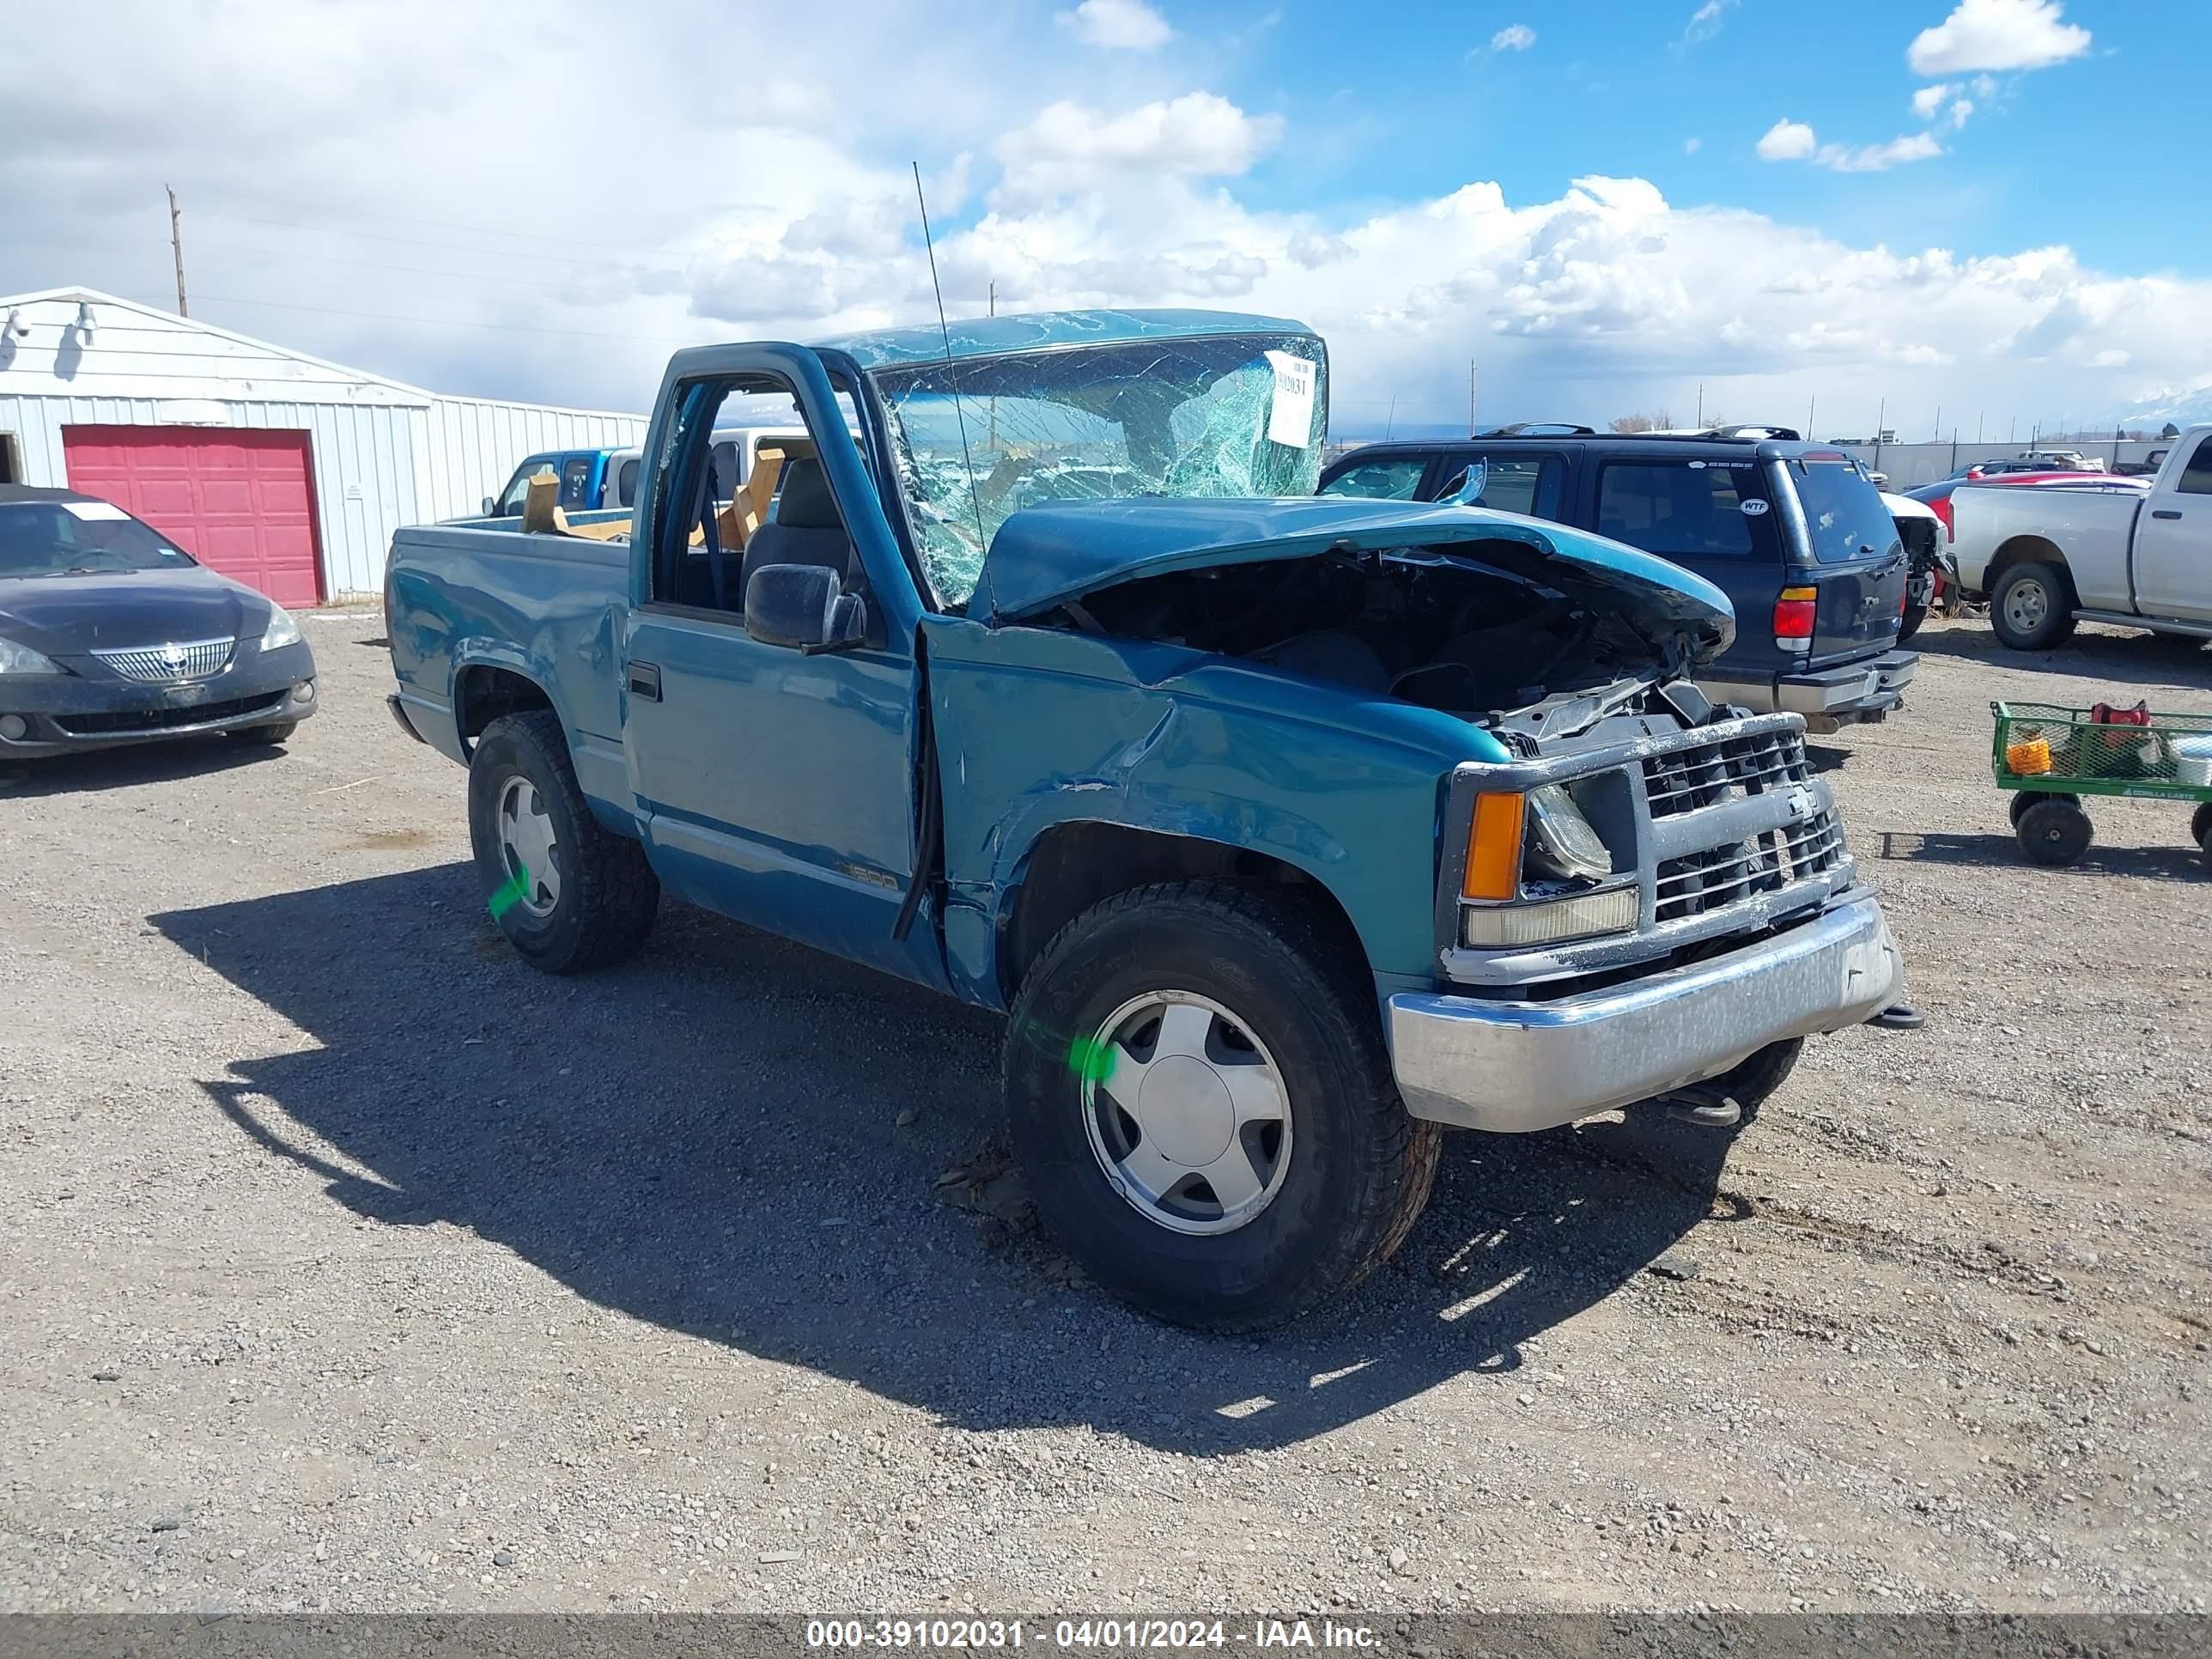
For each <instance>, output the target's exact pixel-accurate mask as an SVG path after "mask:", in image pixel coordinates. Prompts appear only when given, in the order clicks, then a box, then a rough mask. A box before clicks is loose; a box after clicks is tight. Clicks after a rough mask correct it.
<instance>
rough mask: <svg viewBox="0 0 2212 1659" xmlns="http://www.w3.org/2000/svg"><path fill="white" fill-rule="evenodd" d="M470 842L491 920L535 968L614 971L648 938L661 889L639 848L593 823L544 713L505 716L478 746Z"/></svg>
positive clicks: (556, 724) (553, 718)
mask: <svg viewBox="0 0 2212 1659" xmlns="http://www.w3.org/2000/svg"><path fill="white" fill-rule="evenodd" d="M469 840H470V842H471V844H472V845H473V847H474V848H475V851H476V861H477V878H478V879H479V880H480V881H481V882H482V883H483V888H484V893H485V897H486V901H487V902H488V903H489V906H490V908H491V913H492V916H493V919H494V920H495V921H497V922H498V923H499V927H500V931H501V933H505V934H506V935H507V942H508V943H509V944H510V945H513V946H514V948H515V950H516V951H519V952H520V954H521V956H522V957H523V959H524V960H525V961H526V962H527V963H530V965H531V966H532V967H533V968H538V969H542V970H544V972H546V973H549V974H573V973H578V972H580V971H582V970H583V969H586V968H598V967H601V966H604V965H605V963H611V962H617V961H619V960H621V959H622V958H623V957H626V956H629V954H630V953H631V952H632V951H635V950H636V949H637V948H638V946H639V945H642V944H643V943H644V942H645V937H646V935H647V933H650V932H652V930H653V917H654V915H655V914H656V913H657V912H658V911H659V906H660V882H659V878H656V877H655V876H654V875H653V868H652V866H650V865H648V864H647V862H646V860H645V849H644V848H641V847H640V846H639V845H638V844H637V843H636V842H634V841H631V840H629V838H628V837H627V836H617V835H611V834H610V833H608V831H607V830H605V829H602V828H601V827H600V825H599V820H598V819H597V818H594V817H592V811H591V808H590V807H589V806H587V805H586V804H585V801H584V792H583V791H582V790H581V789H580V788H579V787H577V784H576V773H575V769H574V767H573V766H571V765H570V763H569V760H568V737H567V734H566V733H565V732H562V729H561V720H560V717H559V716H558V715H556V714H554V713H553V712H552V711H551V710H550V709H545V708H536V709H532V710H531V711H530V712H528V713H527V714H507V715H505V716H502V717H501V719H499V720H494V721H493V722H492V723H491V724H490V725H489V726H486V727H485V728H484V733H483V737H481V738H478V739H477V747H476V753H475V755H474V756H473V757H471V760H470V763H469Z"/></svg>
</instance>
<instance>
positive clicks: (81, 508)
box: [62, 501, 131, 523]
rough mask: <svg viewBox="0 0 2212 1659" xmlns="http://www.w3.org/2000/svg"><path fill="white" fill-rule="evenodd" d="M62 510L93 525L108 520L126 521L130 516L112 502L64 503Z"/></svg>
mask: <svg viewBox="0 0 2212 1659" xmlns="http://www.w3.org/2000/svg"><path fill="white" fill-rule="evenodd" d="M62 509H63V511H64V512H67V513H76V516H77V517H78V518H80V519H84V520H89V521H91V522H94V523H99V522H101V521H103V520H109V519H127V518H129V517H130V516H131V515H130V514H129V513H125V511H124V510H123V509H122V508H121V507H118V506H116V505H115V503H114V502H112V501H64V502H63V503H62Z"/></svg>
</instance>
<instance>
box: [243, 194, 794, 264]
mask: <svg viewBox="0 0 2212 1659" xmlns="http://www.w3.org/2000/svg"><path fill="white" fill-rule="evenodd" d="M260 199H261V200H263V201H264V202H273V203H275V204H276V205H278V206H279V207H287V208H297V209H299V210H301V211H303V212H308V213H314V212H321V211H325V210H326V209H327V206H328V204H314V203H310V202H295V201H287V200H285V199H284V198H283V197H276V196H264V197H261V198H260ZM735 211H759V209H758V208H757V207H752V206H747V207H740V208H738V209H736V210H735ZM339 212H340V214H341V216H349V217H352V218H356V219H388V220H390V221H391V222H392V223H394V224H400V225H421V226H423V227H425V228H428V229H431V230H463V231H467V232H469V233H471V234H474V235H481V236H511V237H515V238H519V239H520V240H524V241H531V242H556V243H559V244H560V245H561V246H564V247H592V248H601V249H604V250H605V252H609V253H622V252H627V251H628V246H629V245H628V244H627V243H623V242H587V241H584V240H580V239H579V238H577V237H574V236H548V235H547V234H544V232H543V231H536V230H487V229H485V228H484V227H483V226H482V225H471V224H459V223H456V222H453V220H450V219H410V218H409V217H408V216H406V215H405V214H403V213H379V212H377V211H376V210H374V209H373V208H343V209H341V210H339ZM226 217H229V216H228V215H226ZM257 222H258V223H268V222H270V221H265V220H264V221H257ZM289 228H295V229H303V228H304V229H320V228H326V227H320V226H293V227H289ZM337 234H341V235H374V234H375V233H374V232H371V231H340V232H337Z"/></svg>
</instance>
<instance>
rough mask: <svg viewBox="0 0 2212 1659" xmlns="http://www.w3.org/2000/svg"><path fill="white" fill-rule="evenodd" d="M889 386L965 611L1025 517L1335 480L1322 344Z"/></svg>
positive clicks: (1203, 347)
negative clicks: (1327, 459) (995, 544)
mask: <svg viewBox="0 0 2212 1659" xmlns="http://www.w3.org/2000/svg"><path fill="white" fill-rule="evenodd" d="M874 379H875V383H876V389H877V391H878V393H879V394H880V395H881V397H882V399H883V404H884V416H885V419H886V420H887V422H888V423H889V425H890V439H891V451H892V455H893V458H894V460H895V462H896V465H897V467H898V471H899V483H900V489H901V493H902V495H904V496H905V498H906V501H907V512H908V520H909V522H910V523H911V525H912V526H913V530H914V538H915V545H916V547H917V549H918V550H919V551H920V553H921V566H922V570H923V573H924V574H927V576H928V578H929V581H930V585H931V586H932V587H933V588H934V589H935V590H936V592H937V596H938V598H939V600H941V601H942V602H943V603H944V604H945V605H948V606H951V607H953V608H955V609H957V608H958V607H959V606H961V605H965V604H966V603H967V602H968V598H969V594H971V593H973V592H975V578H976V574H977V573H978V572H979V571H981V568H982V566H983V553H984V550H985V549H986V548H987V547H988V546H989V545H990V540H991V538H992V537H994V536H995V535H996V534H997V533H998V530H999V526H1000V525H1002V524H1004V523H1005V522H1006V520H1007V518H1008V517H1009V516H1011V515H1012V514H1013V513H1018V512H1019V511H1020V510H1021V509H1022V508H1024V507H1036V506H1038V505H1040V504H1041V503H1042V502H1046V501H1098V500H1112V499H1119V498H1122V497H1127V496H1131V495H1173V496H1243V495H1312V494H1313V491H1314V486H1315V485H1316V483H1319V482H1320V479H1321V464H1322V437H1323V435H1324V433H1325V431H1326V429H1327V426H1328V364H1327V362H1326V361H1325V359H1324V356H1323V353H1322V343H1321V342H1320V341H1319V340H1318V339H1316V338H1315V337H1313V336H1312V335H1310V334H1273V333H1270V334H1233V335H1215V336H1211V337H1198V338H1192V339H1184V340H1165V341H1162V340H1141V341H1135V340H1133V341H1130V342H1128V343H1124V344H1118V345H1110V346H1088V345H1086V346H1079V347H1073V348H1069V349H1063V350H1056V351H1030V352H1013V353H1009V354H1007V355H1006V356H998V357H979V358H970V359H967V360H965V361H963V362H951V363H922V364H916V365H914V366H911V367H901V368H890V369H878V371H876V373H875V376H874ZM956 393H957V397H956V395H955V394H956ZM963 427H964V428H965V431H964V444H963ZM971 465H972V469H973V470H972V477H973V488H972V489H971V488H970V477H971V471H970V469H971Z"/></svg>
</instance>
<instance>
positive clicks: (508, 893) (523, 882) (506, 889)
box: [490, 864, 530, 921]
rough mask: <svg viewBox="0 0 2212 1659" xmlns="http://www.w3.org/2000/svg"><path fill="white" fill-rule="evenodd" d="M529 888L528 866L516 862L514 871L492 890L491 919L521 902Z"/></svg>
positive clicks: (495, 919) (497, 918) (497, 917)
mask: <svg viewBox="0 0 2212 1659" xmlns="http://www.w3.org/2000/svg"><path fill="white" fill-rule="evenodd" d="M529 890H530V866H527V865H524V864H518V865H517V866H515V867H514V873H513V875H512V876H509V877H508V878H507V879H506V880H505V881H503V882H501V884H499V885H498V886H497V887H496V888H495V889H494V890H493V891H492V896H491V901H490V902H491V919H492V920H493V921H498V920H499V919H500V918H501V916H503V915H506V914H507V912H508V911H509V910H512V909H513V908H514V907H515V906H516V905H518V904H520V903H521V902H522V896H523V895H524V894H525V893H526V892H528V891H529Z"/></svg>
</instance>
